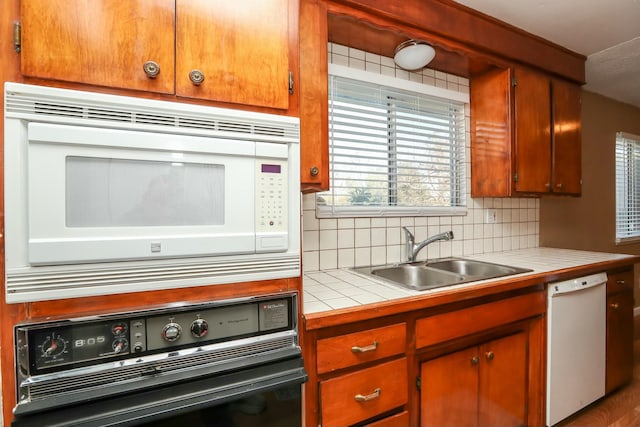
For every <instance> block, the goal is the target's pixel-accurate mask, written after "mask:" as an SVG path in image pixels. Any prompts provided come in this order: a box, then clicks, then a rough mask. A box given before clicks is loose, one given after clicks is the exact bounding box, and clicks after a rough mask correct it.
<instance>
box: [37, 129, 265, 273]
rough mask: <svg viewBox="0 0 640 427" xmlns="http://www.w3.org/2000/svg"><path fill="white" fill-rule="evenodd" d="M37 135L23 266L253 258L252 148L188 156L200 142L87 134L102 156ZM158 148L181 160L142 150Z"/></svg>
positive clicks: (244, 145) (49, 132) (56, 133)
mask: <svg viewBox="0 0 640 427" xmlns="http://www.w3.org/2000/svg"><path fill="white" fill-rule="evenodd" d="M40 126H44V127H45V129H43V130H37V129H36V130H35V131H34V132H32V129H31V128H30V134H29V136H30V141H29V164H28V165H29V166H28V168H29V204H30V209H29V261H30V263H31V264H33V265H38V264H63V263H74V262H93V261H98V260H99V261H104V260H110V261H116V260H118V261H120V260H140V259H154V258H173V257H195V256H217V255H231V254H243V253H254V252H255V250H256V237H255V222H256V220H255V213H254V212H255V206H254V204H255V199H256V198H255V196H254V191H255V186H254V175H255V173H256V169H255V143H253V142H250V141H231V142H228V143H227V144H224V141H219V140H217V141H215V144H223V145H225V149H224V150H223V151H224V152H213V151H209V152H203V151H198V152H194V150H188V149H185V148H188V147H189V145H193V144H194V143H198V142H201V141H199V140H206V138H200V137H187V136H180V135H171V136H169V135H163V134H149V133H144V134H141V133H138V132H129V131H120V130H109V129H87V135H85V137H86V138H88V139H87V140H86V141H94V140H96V135H98V136H99V137H101V138H103V139H105V140H107V141H116V142H115V143H114V144H113V145H112V146H108V145H105V144H91V143H87V142H86V141H85V142H84V143H74V141H75V140H76V139H82V137H83V135H82V134H81V133H80V134H79V133H78V130H77V129H74V131H73V134H72V135H66V134H65V133H64V132H63V129H57V128H64V126H55V125H40ZM49 128H53V129H49ZM42 131H44V132H46V137H45V136H44V135H43V136H42V137H39V135H40V133H41V132H42ZM32 137H33V138H32ZM153 138H156V140H151V141H148V140H149V139H153ZM97 139H98V140H100V138H97ZM164 139H168V140H170V141H172V143H173V144H175V145H176V147H178V148H182V150H171V149H160V148H158V149H148V148H147V146H149V145H151V146H155V147H162V144H161V143H162V141H163V140H164ZM207 142H209V143H211V141H207ZM165 145H166V144H165ZM265 242H266V244H267V245H268V244H269V242H270V241H269V240H266V241H265Z"/></svg>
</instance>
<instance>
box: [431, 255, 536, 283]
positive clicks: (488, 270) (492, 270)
mask: <svg viewBox="0 0 640 427" xmlns="http://www.w3.org/2000/svg"><path fill="white" fill-rule="evenodd" d="M425 265H426V266H427V267H431V268H437V269H439V270H445V271H451V272H453V273H456V274H461V275H463V276H473V277H482V278H483V279H490V278H493V277H502V276H509V275H512V274H518V273H526V272H527V271H531V270H530V269H526V268H520V267H511V266H510V265H502V264H493V263H491V262H484V261H476V260H473V259H464V258H446V259H441V260H437V261H431V262H427V263H426V264H425Z"/></svg>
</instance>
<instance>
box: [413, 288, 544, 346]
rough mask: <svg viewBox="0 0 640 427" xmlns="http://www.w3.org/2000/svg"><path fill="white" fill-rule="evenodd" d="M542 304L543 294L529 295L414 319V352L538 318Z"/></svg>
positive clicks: (541, 311) (534, 293) (542, 311)
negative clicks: (520, 321) (416, 349)
mask: <svg viewBox="0 0 640 427" xmlns="http://www.w3.org/2000/svg"><path fill="white" fill-rule="evenodd" d="M546 303H547V301H546V297H545V293H544V292H533V293H530V294H525V295H519V296H517V297H512V298H506V299H502V300H499V301H494V302H490V303H487V304H480V305H474V306H471V307H468V308H463V309H460V310H455V311H451V312H448V313H443V314H438V315H435V316H430V317H425V318H422V319H418V321H417V322H416V348H423V347H427V346H430V345H434V344H437V343H440V342H445V341H448V340H452V339H455V338H461V337H464V336H466V335H471V334H474V333H477V332H482V331H485V330H488V329H491V328H495V327H497V326H500V325H506V324H508V323H512V322H516V321H519V320H524V319H527V318H530V317H534V316H537V315H541V314H542V313H544V311H545V307H546Z"/></svg>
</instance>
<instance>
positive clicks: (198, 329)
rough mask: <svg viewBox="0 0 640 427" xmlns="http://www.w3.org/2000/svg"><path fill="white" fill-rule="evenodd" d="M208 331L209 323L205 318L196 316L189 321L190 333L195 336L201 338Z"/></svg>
mask: <svg viewBox="0 0 640 427" xmlns="http://www.w3.org/2000/svg"><path fill="white" fill-rule="evenodd" d="M207 332H209V324H208V323H207V321H206V320H204V319H201V318H200V317H198V318H197V319H196V320H194V321H193V322H191V334H192V335H193V336H194V337H196V338H203V337H204V336H205V335H207Z"/></svg>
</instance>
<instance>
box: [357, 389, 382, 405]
mask: <svg viewBox="0 0 640 427" xmlns="http://www.w3.org/2000/svg"><path fill="white" fill-rule="evenodd" d="M379 397H380V389H379V388H377V389H375V390H373V393H371V394H365V395H362V394H356V395H355V396H354V399H356V402H368V401H370V400H373V399H377V398H379Z"/></svg>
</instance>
